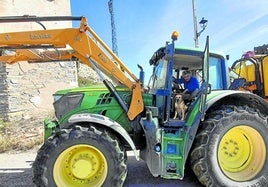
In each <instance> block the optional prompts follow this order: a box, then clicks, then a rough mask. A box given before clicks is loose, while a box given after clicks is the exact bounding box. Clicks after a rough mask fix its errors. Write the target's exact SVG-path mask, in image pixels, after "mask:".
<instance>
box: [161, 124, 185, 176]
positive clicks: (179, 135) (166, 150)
mask: <svg viewBox="0 0 268 187" xmlns="http://www.w3.org/2000/svg"><path fill="white" fill-rule="evenodd" d="M177 122H178V120H177ZM184 137H185V132H184V131H183V130H182V129H177V130H167V129H166V130H163V131H162V165H163V168H162V175H161V176H162V177H163V178H169V179H180V178H182V177H183V175H184V167H183V166H184V151H183V150H184V149H183V145H184V140H185V139H184Z"/></svg>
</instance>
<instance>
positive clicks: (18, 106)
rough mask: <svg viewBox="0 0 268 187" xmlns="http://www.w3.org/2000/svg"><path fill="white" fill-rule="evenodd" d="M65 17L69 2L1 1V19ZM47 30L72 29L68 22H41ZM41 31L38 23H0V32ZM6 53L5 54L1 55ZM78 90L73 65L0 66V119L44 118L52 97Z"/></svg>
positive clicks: (60, 63) (51, 108)
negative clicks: (9, 17) (66, 90)
mask: <svg viewBox="0 0 268 187" xmlns="http://www.w3.org/2000/svg"><path fill="white" fill-rule="evenodd" d="M23 15H36V16H68V15H71V9H70V1H69V0H1V4H0V16H23ZM43 24H44V25H45V26H46V28H47V29H49V28H65V27H71V22H67V21H64V22H44V23H43ZM36 29H38V30H41V29H42V27H41V26H40V25H38V24H37V23H0V32H11V31H19V30H36ZM4 52H6V51H4ZM76 86H77V68H76V63H75V62H53V63H37V64H29V63H28V62H20V63H15V64H13V65H8V64H3V63H0V97H1V99H0V118H2V119H4V120H10V121H16V120H20V119H21V118H31V117H40V118H44V117H46V116H47V115H49V114H51V113H52V112H53V106H52V103H53V97H52V94H53V93H54V92H55V91H56V90H59V89H63V88H71V87H76Z"/></svg>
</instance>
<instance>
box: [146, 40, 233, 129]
mask: <svg viewBox="0 0 268 187" xmlns="http://www.w3.org/2000/svg"><path fill="white" fill-rule="evenodd" d="M173 47H174V46H173V44H169V45H167V46H166V47H162V48H160V49H158V50H157V51H156V52H155V53H154V55H153V56H152V58H151V59H150V65H153V66H154V67H153V74H152V76H151V78H150V81H149V93H151V94H152V95H154V97H155V99H154V102H155V106H156V107H157V108H158V112H159V118H160V119H162V120H163V121H168V120H169V121H171V119H173V118H174V115H175V112H176V107H175V102H176V95H178V94H181V93H183V92H184V90H185V89H186V88H185V85H184V84H183V83H182V84H176V83H174V81H173V80H174V79H182V74H183V72H185V71H188V72H190V74H191V76H192V77H195V78H196V79H197V80H198V83H199V91H198V92H197V93H196V94H195V95H194V96H193V97H191V98H190V99H187V100H185V101H184V102H185V104H186V105H187V110H186V115H185V118H184V119H180V118H176V119H178V120H186V119H187V117H188V114H189V110H191V109H192V106H193V105H194V104H195V103H194V102H195V101H196V100H197V98H199V97H200V96H201V95H202V89H203V88H202V84H203V83H204V82H206V86H209V89H210V90H226V89H227V88H228V87H229V78H228V77H227V76H228V68H227V67H226V61H225V57H224V56H223V55H221V54H219V53H209V54H207V60H208V63H207V65H204V64H205V63H204V61H205V60H206V57H205V56H206V54H205V53H206V50H205V51H204V50H200V49H197V48H182V47H178V48H174V49H172V48H173ZM204 66H207V71H208V72H207V73H206V72H205V71H206V68H204ZM208 75H209V76H208ZM204 76H205V77H204ZM206 79H207V80H206ZM208 84H209V85H208ZM203 86H204V85H203ZM205 93H206V91H205ZM177 124H178V123H177Z"/></svg>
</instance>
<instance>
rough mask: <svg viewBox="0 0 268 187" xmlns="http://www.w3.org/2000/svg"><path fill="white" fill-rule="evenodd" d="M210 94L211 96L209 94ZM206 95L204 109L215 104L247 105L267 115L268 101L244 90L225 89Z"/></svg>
mask: <svg viewBox="0 0 268 187" xmlns="http://www.w3.org/2000/svg"><path fill="white" fill-rule="evenodd" d="M211 95H212V96H211ZM211 95H210V94H209V95H208V99H207V103H206V110H209V109H210V108H213V106H215V105H222V104H230V103H231V104H236V105H248V106H250V107H252V108H257V109H258V110H259V111H260V112H261V113H263V114H266V115H268V102H266V101H265V100H264V99H263V98H261V97H259V96H258V95H256V94H253V93H250V92H244V91H234V90H226V91H220V92H218V93H217V92H216V93H211Z"/></svg>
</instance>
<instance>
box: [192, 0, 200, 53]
mask: <svg viewBox="0 0 268 187" xmlns="http://www.w3.org/2000/svg"><path fill="white" fill-rule="evenodd" d="M192 6H193V19H194V42H195V47H196V48H199V43H198V36H197V18H196V5H195V0H192Z"/></svg>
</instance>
